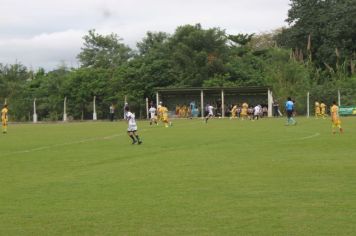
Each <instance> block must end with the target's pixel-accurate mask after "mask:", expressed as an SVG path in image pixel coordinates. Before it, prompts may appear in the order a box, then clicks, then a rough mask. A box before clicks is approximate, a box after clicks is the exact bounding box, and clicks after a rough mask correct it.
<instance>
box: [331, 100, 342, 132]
mask: <svg viewBox="0 0 356 236" xmlns="http://www.w3.org/2000/svg"><path fill="white" fill-rule="evenodd" d="M330 113H331V123H332V131H333V133H335V128H339V130H340V133H342V132H343V129H342V128H341V121H340V117H339V107H338V106H337V105H336V104H334V105H333V106H332V107H331V108H330Z"/></svg>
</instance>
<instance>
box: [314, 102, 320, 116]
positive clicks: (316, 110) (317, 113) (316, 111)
mask: <svg viewBox="0 0 356 236" xmlns="http://www.w3.org/2000/svg"><path fill="white" fill-rule="evenodd" d="M319 117H320V104H319V102H315V118H319Z"/></svg>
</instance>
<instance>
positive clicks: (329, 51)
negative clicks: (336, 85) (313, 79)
mask: <svg viewBox="0 0 356 236" xmlns="http://www.w3.org/2000/svg"><path fill="white" fill-rule="evenodd" d="M287 22H288V23H289V24H290V25H291V27H290V28H287V29H284V30H283V31H282V34H280V35H279V36H277V41H278V43H279V45H280V46H285V47H288V48H294V49H296V48H297V49H301V50H302V51H303V54H304V55H309V53H311V58H312V60H313V61H314V62H315V64H316V66H318V67H336V65H338V64H339V63H343V62H344V61H346V62H347V63H348V70H349V71H350V59H351V58H354V57H355V56H354V53H355V51H356V44H355V42H356V30H355V29H356V2H355V0H341V1H335V0H292V1H291V9H290V10H289V12H288V18H287ZM309 35H310V39H311V40H310V48H309V49H310V50H308V38H309Z"/></svg>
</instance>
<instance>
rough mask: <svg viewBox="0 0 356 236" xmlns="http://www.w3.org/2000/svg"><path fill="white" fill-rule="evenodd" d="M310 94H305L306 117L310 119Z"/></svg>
mask: <svg viewBox="0 0 356 236" xmlns="http://www.w3.org/2000/svg"><path fill="white" fill-rule="evenodd" d="M309 99H310V93H309V92H308V93H307V117H308V118H309V117H310V100H309Z"/></svg>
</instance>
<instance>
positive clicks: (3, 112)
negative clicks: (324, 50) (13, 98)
mask: <svg viewBox="0 0 356 236" xmlns="http://www.w3.org/2000/svg"><path fill="white" fill-rule="evenodd" d="M8 111H9V109H8V108H7V104H5V105H4V107H3V109H2V110H1V124H2V133H3V134H6V133H7V121H8V117H7V112H8Z"/></svg>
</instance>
